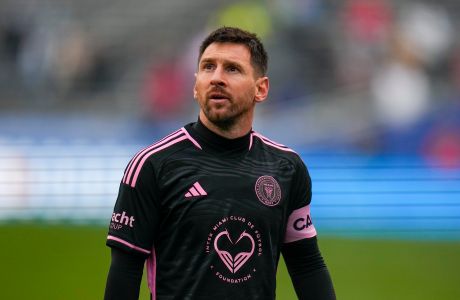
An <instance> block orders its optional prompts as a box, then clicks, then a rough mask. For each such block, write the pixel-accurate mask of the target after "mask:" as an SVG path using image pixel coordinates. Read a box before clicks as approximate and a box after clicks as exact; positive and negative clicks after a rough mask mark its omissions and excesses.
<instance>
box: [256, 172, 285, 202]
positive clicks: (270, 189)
mask: <svg viewBox="0 0 460 300" xmlns="http://www.w3.org/2000/svg"><path fill="white" fill-rule="evenodd" d="M255 190H256V195H257V198H259V200H260V202H262V203H263V204H265V205H267V206H275V205H277V204H278V203H279V202H280V200H281V188H280V185H279V184H278V182H277V181H276V180H275V178H273V177H271V176H261V177H259V179H257V182H256V186H255Z"/></svg>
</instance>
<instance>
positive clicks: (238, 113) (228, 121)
mask: <svg viewBox="0 0 460 300" xmlns="http://www.w3.org/2000/svg"><path fill="white" fill-rule="evenodd" d="M227 101H228V102H227V103H224V104H216V103H212V100H210V99H206V102H205V103H204V105H203V107H202V110H203V113H204V114H205V116H206V118H207V119H208V120H209V121H210V122H212V123H213V124H214V125H215V126H217V127H218V128H220V129H222V130H229V129H230V128H232V127H233V126H234V125H235V124H237V123H238V121H239V120H240V119H241V117H242V116H244V115H245V114H247V113H248V112H249V110H250V109H251V107H250V106H248V105H237V104H235V102H234V101H233V100H232V99H228V100H227Z"/></svg>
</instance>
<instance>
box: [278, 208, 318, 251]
mask: <svg viewBox="0 0 460 300" xmlns="http://www.w3.org/2000/svg"><path fill="white" fill-rule="evenodd" d="M314 236H316V229H315V226H314V225H313V223H312V222H311V215H310V205H306V206H304V207H301V208H299V209H296V210H294V211H293V212H292V213H291V215H290V216H289V218H288V221H287V226H286V235H285V236H284V242H285V243H290V242H295V241H298V240H302V239H307V238H312V237H314Z"/></svg>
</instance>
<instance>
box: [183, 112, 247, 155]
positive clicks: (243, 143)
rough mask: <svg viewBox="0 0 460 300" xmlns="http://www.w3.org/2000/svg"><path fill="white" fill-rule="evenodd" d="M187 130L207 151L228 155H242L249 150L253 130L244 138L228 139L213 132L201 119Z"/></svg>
mask: <svg viewBox="0 0 460 300" xmlns="http://www.w3.org/2000/svg"><path fill="white" fill-rule="evenodd" d="M185 128H186V129H187V130H188V131H189V132H190V134H191V135H192V136H193V138H195V139H197V140H198V142H199V144H200V145H201V146H202V147H203V150H205V151H209V152H214V153H216V154H225V155H228V154H242V153H246V152H247V151H248V150H249V145H250V140H251V133H252V130H251V131H250V132H248V133H247V134H246V135H244V136H242V137H239V138H236V139H227V138H225V137H223V136H220V135H218V134H216V133H214V132H212V131H211V130H210V129H208V128H207V127H206V126H205V125H204V124H203V123H202V122H201V121H200V119H198V121H197V122H196V123H190V124H188V125H186V126H185Z"/></svg>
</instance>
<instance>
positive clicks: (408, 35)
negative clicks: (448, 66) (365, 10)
mask: <svg viewBox="0 0 460 300" xmlns="http://www.w3.org/2000/svg"><path fill="white" fill-rule="evenodd" d="M400 12H401V15H400V18H399V20H400V21H399V27H400V32H401V35H402V36H403V37H404V39H405V40H406V41H407V43H408V44H409V45H410V47H409V48H410V49H411V50H412V51H413V52H414V55H416V56H417V57H418V58H419V59H420V60H421V61H422V62H423V63H424V64H426V65H428V66H431V65H433V64H436V63H439V61H440V60H441V59H442V58H443V57H445V56H446V54H447V51H448V50H449V48H450V46H451V45H452V42H453V40H452V39H453V28H452V24H451V22H450V18H449V15H448V14H447V11H446V10H445V9H444V8H442V7H441V6H438V5H433V4H430V5H429V4H425V3H421V2H420V3H418V2H415V3H411V2H409V3H408V4H407V5H406V6H403V9H402V10H401V11H400Z"/></svg>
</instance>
